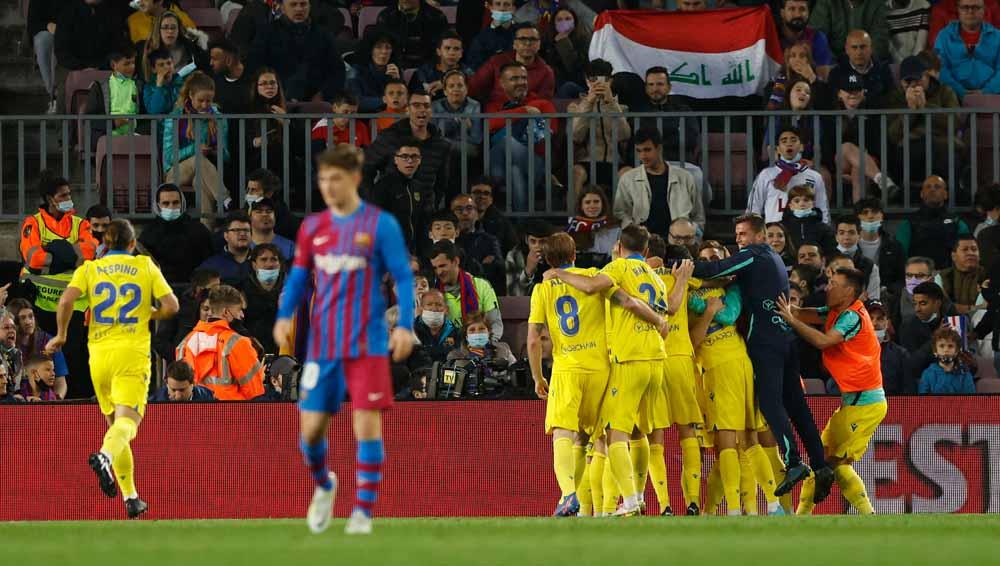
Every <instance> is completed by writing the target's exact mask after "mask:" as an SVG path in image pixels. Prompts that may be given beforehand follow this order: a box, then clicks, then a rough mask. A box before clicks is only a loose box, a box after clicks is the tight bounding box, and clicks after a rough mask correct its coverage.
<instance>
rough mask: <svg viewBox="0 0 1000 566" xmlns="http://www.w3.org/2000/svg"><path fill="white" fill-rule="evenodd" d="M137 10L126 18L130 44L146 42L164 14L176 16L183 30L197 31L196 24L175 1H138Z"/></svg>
mask: <svg viewBox="0 0 1000 566" xmlns="http://www.w3.org/2000/svg"><path fill="white" fill-rule="evenodd" d="M138 4H139V9H138V10H137V11H135V12H132V15H130V16H129V17H128V35H129V39H131V40H132V43H142V42H144V41H147V40H148V39H149V37H150V36H151V35H152V33H153V29H154V26H155V25H156V21H157V20H158V19H159V18H160V16H162V15H163V14H164V13H166V12H171V13H173V14H175V15H176V16H177V18H178V19H179V20H180V22H181V25H183V26H184V29H197V28H198V26H197V24H195V23H194V20H192V19H191V16H189V15H187V13H186V12H184V10H182V9H181V7H180V5H179V4H178V3H177V2H176V0H139V2H138Z"/></svg>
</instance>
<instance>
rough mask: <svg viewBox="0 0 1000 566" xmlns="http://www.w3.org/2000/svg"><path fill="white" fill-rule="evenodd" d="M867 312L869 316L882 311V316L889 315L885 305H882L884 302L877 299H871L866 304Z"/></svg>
mask: <svg viewBox="0 0 1000 566" xmlns="http://www.w3.org/2000/svg"><path fill="white" fill-rule="evenodd" d="M865 310H867V311H868V312H869V314H870V313H871V312H872V311H882V314H887V312H886V310H885V305H883V304H882V301H878V300H875V299H871V300H869V301H866V302H865Z"/></svg>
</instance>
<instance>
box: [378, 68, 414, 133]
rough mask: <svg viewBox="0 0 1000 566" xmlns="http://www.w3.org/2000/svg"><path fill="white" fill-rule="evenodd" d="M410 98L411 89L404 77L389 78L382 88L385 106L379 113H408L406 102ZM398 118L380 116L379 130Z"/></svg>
mask: <svg viewBox="0 0 1000 566" xmlns="http://www.w3.org/2000/svg"><path fill="white" fill-rule="evenodd" d="M409 98H410V91H409V89H407V88H406V83H404V82H403V81H402V79H389V80H388V81H386V83H385V88H384V89H383V90H382V103H383V104H384V105H385V108H383V109H382V110H379V111H378V113H379V114H406V102H407V101H408V100H409ZM397 120H398V118H391V117H386V118H378V119H377V120H375V125H376V126H378V130H377V131H379V132H381V131H382V130H385V129H386V128H388V127H389V126H392V125H393V124H395V123H396V121H397Z"/></svg>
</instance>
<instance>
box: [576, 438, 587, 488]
mask: <svg viewBox="0 0 1000 566" xmlns="http://www.w3.org/2000/svg"><path fill="white" fill-rule="evenodd" d="M586 469H587V448H586V447H585V446H581V445H579V444H574V445H573V482H574V483H575V484H576V491H580V484H581V483H583V482H584V480H586V479H587V478H586V477H585V476H584V474H585V473H586Z"/></svg>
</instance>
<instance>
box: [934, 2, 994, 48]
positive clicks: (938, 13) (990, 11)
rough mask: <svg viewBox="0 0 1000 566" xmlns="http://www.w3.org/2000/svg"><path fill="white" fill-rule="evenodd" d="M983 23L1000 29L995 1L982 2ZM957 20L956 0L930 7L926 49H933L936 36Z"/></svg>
mask: <svg viewBox="0 0 1000 566" xmlns="http://www.w3.org/2000/svg"><path fill="white" fill-rule="evenodd" d="M983 9H984V11H983V21H984V22H986V23H988V24H991V25H992V26H993V27H995V28H1000V5H997V0H983ZM957 19H958V0H939V2H938V3H937V4H934V6H933V7H931V23H930V29H929V30H928V31H927V47H929V48H930V49H934V41H935V40H937V34H939V33H940V32H941V30H943V29H944V27H945V26H946V25H948V24H950V23H951V22H953V21H955V20H957Z"/></svg>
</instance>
